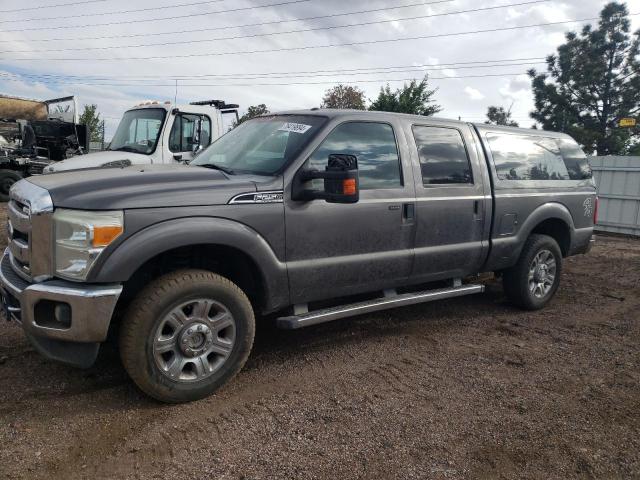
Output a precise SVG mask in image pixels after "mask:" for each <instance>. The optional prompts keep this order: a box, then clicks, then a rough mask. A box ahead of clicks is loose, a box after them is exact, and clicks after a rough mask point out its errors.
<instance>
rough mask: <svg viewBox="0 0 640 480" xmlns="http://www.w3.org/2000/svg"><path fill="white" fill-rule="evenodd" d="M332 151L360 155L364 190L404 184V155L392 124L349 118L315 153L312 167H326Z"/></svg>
mask: <svg viewBox="0 0 640 480" xmlns="http://www.w3.org/2000/svg"><path fill="white" fill-rule="evenodd" d="M332 153H346V154H350V155H355V156H356V157H357V158H358V175H359V177H360V188H361V189H362V190H372V189H381V188H400V187H401V186H402V180H401V176H400V157H399V155H398V148H397V146H396V137H395V135H394V133H393V128H392V127H391V125H388V124H386V123H374V122H347V123H343V124H342V125H339V126H337V127H336V128H335V129H334V130H333V131H332V132H331V133H330V134H329V135H327V137H326V138H325V139H324V141H323V142H322V144H321V145H320V147H318V149H317V150H316V151H315V152H314V153H313V155H312V156H311V158H310V159H309V167H311V168H313V169H317V170H324V169H325V167H326V166H327V160H328V159H329V155H330V154H332ZM320 182H322V181H321V180H320ZM319 188H321V186H319Z"/></svg>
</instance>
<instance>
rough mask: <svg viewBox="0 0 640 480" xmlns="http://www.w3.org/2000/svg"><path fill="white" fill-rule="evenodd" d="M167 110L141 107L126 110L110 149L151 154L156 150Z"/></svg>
mask: <svg viewBox="0 0 640 480" xmlns="http://www.w3.org/2000/svg"><path fill="white" fill-rule="evenodd" d="M165 114H166V110H165V109H164V108H141V109H139V110H129V111H128V112H124V115H123V116H122V120H120V125H118V129H117V130H116V133H115V135H114V136H113V140H111V145H110V146H109V150H120V151H124V152H134V153H142V154H144V155H150V154H152V153H153V152H154V151H155V150H156V145H157V144H158V137H159V136H160V130H162V123H163V122H164V116H165Z"/></svg>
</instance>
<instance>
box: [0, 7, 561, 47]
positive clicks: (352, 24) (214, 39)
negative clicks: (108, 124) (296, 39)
mask: <svg viewBox="0 0 640 480" xmlns="http://www.w3.org/2000/svg"><path fill="white" fill-rule="evenodd" d="M548 1H550V0H529V1H526V2H520V3H508V4H505V5H496V6H493V7H482V8H472V9H468V10H457V11H454V12H443V13H432V14H429V15H418V16H412V17H403V18H395V19H387V20H371V21H368V22H358V23H349V24H346V25H331V26H326V27H310V28H301V29H297V30H286V31H284V32H268V33H254V34H250V35H235V36H231V37H217V38H206V39H200V40H181V41H170V42H161V43H147V44H138V45H107V46H101V47H80V48H51V49H45V50H4V51H0V53H45V52H63V51H74V52H77V51H88V50H110V49H114V48H143V47H159V46H167V45H184V44H193V43H211V42H218V41H221V40H239V39H245V38H256V37H266V36H273V35H286V34H291V33H306V32H316V31H320V30H335V29H339V28H350V27H362V26H367V25H379V24H382V23H392V22H404V21H408V20H421V19H425V18H432V17H443V16H448V15H459V14H462V13H476V12H484V11H488V10H497V9H500V8H507V7H519V6H523V5H531V4H535V3H543V2H548Z"/></svg>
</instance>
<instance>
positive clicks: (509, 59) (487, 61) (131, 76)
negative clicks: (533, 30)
mask: <svg viewBox="0 0 640 480" xmlns="http://www.w3.org/2000/svg"><path fill="white" fill-rule="evenodd" d="M545 58H546V57H524V58H506V59H498V60H473V61H463V62H450V63H438V64H437V65H433V64H430V63H422V64H412V65H394V66H385V67H364V68H338V69H334V70H327V69H321V70H294V71H291V70H287V71H286V72H284V71H276V72H256V73H244V72H233V73H202V74H191V75H184V74H182V75H163V76H159V75H126V74H122V75H110V76H109V75H103V76H101V77H97V76H95V75H62V74H60V75H56V74H50V73H40V74H33V73H7V74H8V75H19V76H22V77H33V76H35V77H55V78H64V79H67V78H79V79H85V80H90V79H107V80H108V79H114V78H115V79H118V78H170V79H185V78H186V79H189V78H197V77H233V78H236V77H237V76H238V75H259V76H263V75H287V74H304V73H310V74H316V73H348V72H366V73H374V72H371V70H389V69H396V68H411V67H454V68H457V65H474V64H480V65H484V64H488V63H504V62H521V61H525V60H545ZM496 66H499V65H496Z"/></svg>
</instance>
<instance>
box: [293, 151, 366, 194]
mask: <svg viewBox="0 0 640 480" xmlns="http://www.w3.org/2000/svg"><path fill="white" fill-rule="evenodd" d="M316 178H321V179H323V180H324V190H323V191H317V190H306V189H304V188H303V184H304V183H305V182H308V181H309V180H314V179H316ZM292 198H293V200H303V201H305V200H306V201H308V200H315V199H322V200H325V201H327V202H329V203H356V202H357V201H358V200H359V199H360V183H359V176H358V159H357V158H356V156H355V155H347V154H341V153H340V154H338V153H332V154H331V155H329V159H328V162H327V166H326V168H325V170H324V171H320V170H301V171H299V172H298V174H297V175H296V177H295V178H294V181H293V191H292Z"/></svg>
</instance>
